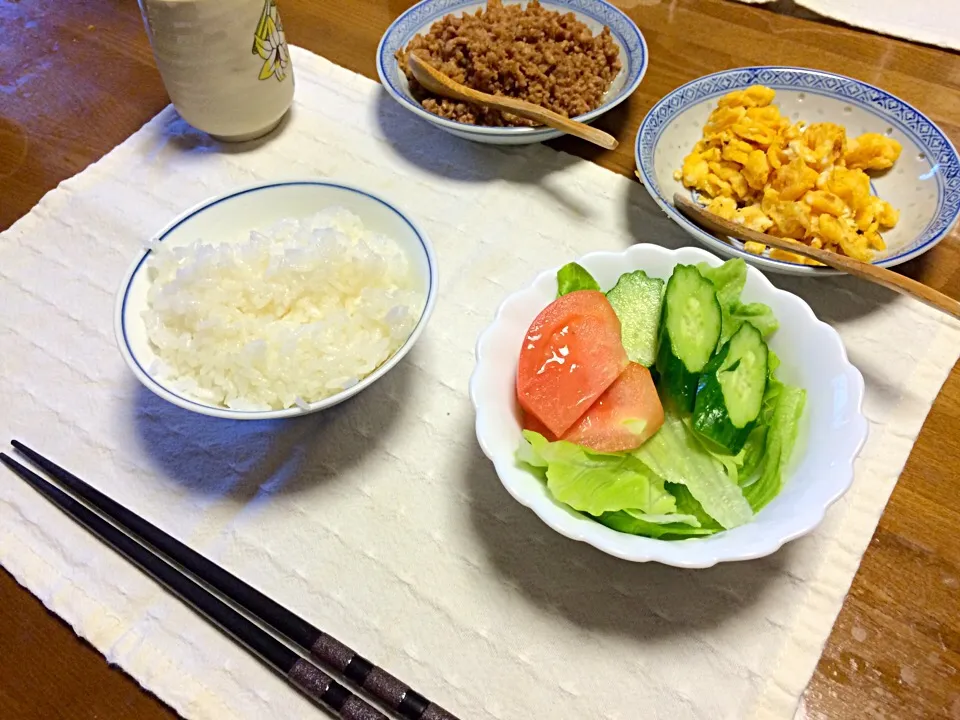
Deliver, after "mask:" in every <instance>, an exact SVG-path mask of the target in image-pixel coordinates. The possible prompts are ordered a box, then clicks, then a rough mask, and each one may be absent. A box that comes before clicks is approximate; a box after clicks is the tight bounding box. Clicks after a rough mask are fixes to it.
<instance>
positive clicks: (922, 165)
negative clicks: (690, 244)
mask: <svg viewBox="0 0 960 720" xmlns="http://www.w3.org/2000/svg"><path fill="white" fill-rule="evenodd" d="M635 153H636V161H637V168H638V170H639V174H640V178H641V180H642V182H643V184H644V186H645V187H646V188H647V191H648V192H649V193H650V194H651V196H652V197H653V199H654V200H656V201H657V203H658V204H659V205H660V206H661V207H662V208H663V209H664V211H665V212H666V213H667V214H668V215H669V216H670V217H671V218H673V220H675V221H676V222H677V223H678V224H679V225H680V226H681V227H683V228H684V229H686V230H687V231H688V232H689V233H690V234H691V235H693V236H694V237H696V238H697V239H698V240H700V241H701V242H702V243H703V244H705V245H707V246H708V247H710V248H712V249H714V250H716V251H717V252H719V253H720V254H723V255H727V256H731V257H742V258H744V259H745V260H747V261H748V262H751V263H752V264H754V265H757V266H759V267H761V268H764V269H766V270H771V271H774V272H782V273H790V274H800V275H809V274H832V273H835V272H836V271H835V270H831V269H829V268H826V267H824V266H822V265H820V264H819V263H817V262H816V261H813V260H809V259H806V258H803V257H801V256H799V255H797V254H795V253H789V252H785V251H782V250H777V249H775V248H769V247H766V246H764V245H761V244H759V243H751V242H748V243H743V242H741V241H739V240H731V241H730V242H729V243H728V242H724V241H722V240H720V239H718V238H716V237H714V236H713V235H711V234H710V233H709V232H707V231H705V230H703V229H701V228H700V227H699V226H697V225H695V224H694V223H692V222H691V221H689V220H687V219H686V218H685V217H683V216H682V215H681V214H680V213H679V212H678V211H677V210H676V209H675V208H674V207H673V205H672V203H671V202H670V198H672V197H673V194H674V193H676V192H682V193H688V194H689V195H690V196H691V198H693V199H694V200H696V201H697V202H699V203H700V204H701V205H703V206H705V207H706V208H707V209H708V210H710V211H711V212H713V213H716V214H717V215H719V216H721V217H724V218H726V219H728V220H732V221H734V222H737V223H741V224H743V225H745V226H746V227H749V228H751V229H753V230H757V231H759V232H764V233H769V234H771V235H776V236H778V237H782V238H786V239H790V240H793V241H795V242H797V243H804V244H806V245H810V246H813V247H817V248H823V249H826V250H830V251H833V252H837V253H840V254H843V255H847V256H849V257H853V258H856V259H857V260H862V261H864V262H872V263H875V264H877V265H882V266H890V265H897V264H899V263H902V262H906V261H907V260H910V259H911V258H914V257H916V256H918V255H920V254H921V253H924V252H926V251H927V250H929V249H930V248H931V247H933V246H934V245H935V244H936V243H937V242H939V241H940V240H941V239H942V238H943V237H945V236H946V235H947V234H948V233H949V232H950V230H951V228H952V227H953V225H954V224H955V223H956V221H957V217H958V215H960V158H958V156H957V152H956V150H955V149H954V147H953V145H951V143H950V141H949V140H948V139H947V137H946V135H944V133H943V132H942V131H941V130H940V129H939V128H938V127H937V126H936V125H934V124H933V122H932V121H930V120H929V119H928V118H927V117H926V116H924V115H923V114H922V113H921V112H920V111H919V110H917V109H915V108H913V107H912V106H910V105H908V104H907V103H905V102H904V101H902V100H900V99H898V98H896V97H894V96H892V95H890V94H889V93H887V92H885V91H883V90H880V89H879V88H876V87H874V86H872V85H868V84H866V83H862V82H860V81H858V80H853V79H851V78H848V77H844V76H842V75H835V74H832V73H827V72H823V71H819V70H807V69H803V68H790V67H753V68H738V69H735V70H727V71H724V72H720V73H715V74H713V75H707V76H705V77H702V78H699V79H698V80H694V81H693V82H690V83H687V84H686V85H683V86H682V87H680V88H677V89H676V90H674V91H673V92H672V93H670V94H668V95H667V96H665V97H664V98H663V99H662V100H660V101H659V102H658V103H657V104H656V105H654V107H653V108H652V109H651V110H650V112H649V113H648V114H647V116H646V118H645V119H644V121H643V123H642V124H641V126H640V132H639V133H638V135H637V142H636V147H635Z"/></svg>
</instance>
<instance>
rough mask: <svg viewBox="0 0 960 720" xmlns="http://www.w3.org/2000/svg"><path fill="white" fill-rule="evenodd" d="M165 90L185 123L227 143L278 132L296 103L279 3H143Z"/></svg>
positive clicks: (148, 0) (237, 0)
mask: <svg viewBox="0 0 960 720" xmlns="http://www.w3.org/2000/svg"><path fill="white" fill-rule="evenodd" d="M139 2H140V11H141V12H142V14H143V19H144V24H145V25H146V27H147V35H148V36H149V38H150V44H151V45H152V46H153V55H154V57H155V58H156V61H157V67H158V68H159V69H160V75H161V77H162V78H163V84H164V85H165V86H166V88H167V93H168V94H169V95H170V99H171V100H172V101H173V105H174V107H176V109H177V111H178V112H179V113H180V115H181V117H183V119H184V120H186V121H187V122H188V123H190V124H191V125H193V126H194V127H195V128H197V129H198V130H202V131H204V132H206V133H209V134H210V135H212V136H214V137H215V138H217V139H219V140H225V141H232V142H242V141H244V140H252V139H254V138H257V137H260V136H262V135H265V134H266V133H268V132H270V131H271V130H273V129H274V128H275V127H276V126H277V125H278V124H279V123H280V120H281V119H282V118H283V116H284V114H285V113H286V112H287V110H288V109H289V108H290V104H291V103H292V102H293V67H292V66H291V64H290V53H289V50H288V48H287V41H286V38H285V37H284V34H283V25H282V24H281V22H280V14H279V12H278V10H277V3H276V0H139Z"/></svg>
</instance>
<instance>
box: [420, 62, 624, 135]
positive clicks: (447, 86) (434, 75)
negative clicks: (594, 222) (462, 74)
mask: <svg viewBox="0 0 960 720" xmlns="http://www.w3.org/2000/svg"><path fill="white" fill-rule="evenodd" d="M407 67H409V68H410V72H412V73H413V76H414V77H415V78H416V79H417V82H418V83H420V84H421V85H423V87H424V88H426V89H427V90H428V91H429V92H432V93H433V94H434V95H442V96H444V97H448V98H451V99H453V100H462V101H463V102H469V103H473V104H474V105H483V106H485V107H490V108H494V109H495V110H503V111H506V112H508V113H512V114H514V115H518V116H520V117H522V118H526V119H527V120H533V121H534V122H538V123H540V124H542V125H546V126H547V127H552V128H554V129H555V130H559V131H561V132H565V133H567V134H568V135H575V136H576V137H578V138H582V139H583V140H586V141H588V142H592V143H593V144H595V145H599V146H600V147H602V148H606V149H607V150H613V149H614V148H616V147H617V145H619V143H618V142H617V139H616V138H615V137H613V135H609V134H607V133H605V132H603V130H597V129H596V128H592V127H590V126H589V125H587V124H585V123H582V122H577V121H576V120H571V119H570V118H566V117H564V116H563V115H560V114H559V113H555V112H553V111H552V110H547V109H546V108H542V107H540V106H539V105H534V104H533V103H531V102H527V101H526V100H517V99H516V98H512V97H506V96H503V95H490V94H488V93H483V92H480V91H478V90H473V89H472V88H468V87H467V86H466V85H461V84H460V83H458V82H457V81H456V80H453V79H451V78H449V77H447V76H446V75H444V74H443V73H442V72H440V71H439V70H437V69H436V68H435V67H433V66H432V65H430V64H429V63H428V62H427V61H426V60H424V59H423V58H421V57H420V56H418V55H415V54H414V53H412V52H411V53H408V54H407Z"/></svg>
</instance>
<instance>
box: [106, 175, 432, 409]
mask: <svg viewBox="0 0 960 720" xmlns="http://www.w3.org/2000/svg"><path fill="white" fill-rule="evenodd" d="M289 185H320V186H323V187H332V188H337V189H338V190H347V191H349V192H352V193H356V194H357V195H363V196H365V197H368V198H370V199H371V200H375V201H377V202H378V203H380V204H381V205H383V206H385V207H387V208H388V209H390V210H392V211H393V212H394V213H396V214H397V216H398V217H399V218H400V219H401V220H403V221H404V222H405V223H406V224H407V225H408V226H409V227H410V229H411V230H412V231H413V234H414V235H416V236H417V240H419V241H420V245H421V247H423V255H424V257H425V258H426V259H427V266H428V272H427V292H426V294H425V296H424V312H422V313H421V314H420V318H419V319H418V320H417V324H416V325H414V327H413V329H412V330H411V331H410V337H413V334H414V333H415V332H416V331H417V328H419V327H420V324H421V323H422V322H423V316H424V313H425V312H426V309H427V304H428V303H429V299H430V293H431V292H432V291H433V276H434V274H435V268H434V267H433V262H432V260H431V256H430V250H429V248H428V247H427V244H426V242H424V239H423V236H422V235H421V234H420V231H419V230H418V229H417V226H416V225H414V224H413V223H412V222H411V221H410V219H409V218H407V216H406V215H404V214H403V213H402V212H400V210H398V209H397V208H395V207H394V206H393V205H391V204H390V203H388V202H387V201H386V200H384V199H383V198H379V197H377V196H376V195H371V194H370V193H368V192H365V191H364V190H359V189H357V188H354V187H350V186H349V185H342V184H340V183H335V182H325V181H322V180H315V181H314V180H291V181H287V182H277V183H270V184H269V185H258V186H256V187H252V188H246V189H244V190H238V191H236V192H233V193H230V194H229V195H224V196H222V197H218V198H216V199H214V200H211V201H210V202H208V203H206V204H204V205H203V206H201V207H199V208H197V209H195V210H192V211H190V212H188V213H187V214H186V215H184V216H183V217H181V218H180V219H178V220H177V221H176V222H174V224H173V225H171V226H170V227H168V228H167V229H166V230H164V231H163V234H161V235H160V236H159V237H157V238H155V239H154V240H153V242H163V241H164V239H165V238H166V237H167V236H168V235H169V234H170V233H172V232H173V231H174V230H176V229H177V228H178V227H180V226H181V225H183V223H185V222H187V220H190V219H191V218H193V217H194V216H196V215H199V214H200V213H202V212H204V211H206V210H209V209H210V208H212V207H214V206H216V205H219V204H220V203H222V202H225V201H226V200H232V199H233V198H236V197H240V196H242V195H247V194H249V193H254V192H259V191H261V190H272V189H274V188H278V187H286V186H289ZM152 252H153V250H147V251H145V252H144V253H143V257H141V258H140V260H139V262H137V264H136V266H135V267H134V269H133V272H131V273H130V276H129V280H128V282H127V285H126V287H125V288H124V289H123V301H122V302H121V307H120V325H121V332H122V335H123V344H124V345H125V346H126V349H127V354H128V355H129V356H130V358H131V359H132V360H133V362H134V364H136V366H137V367H138V368H139V369H140V372H142V373H143V376H144V377H146V378H149V379H150V382H152V383H153V384H154V385H156V386H157V387H158V388H161V389H162V390H163V391H164V392H166V393H169V394H170V395H172V396H174V397H176V398H177V399H178V400H180V401H182V402H184V403H186V404H188V405H193V406H194V407H198V408H207V409H209V408H216V409H218V410H222V411H223V412H229V413H231V414H236V415H262V414H263V413H265V412H274V411H273V410H234V409H233V408H229V407H222V408H221V407H219V406H216V405H210V404H205V403H201V402H197V401H196V400H191V399H190V398H186V397H184V396H183V395H180V394H179V393H176V392H174V391H173V390H171V389H170V388H169V387H167V386H166V385H161V384H160V383H159V382H157V381H156V380H155V379H154V377H153V374H152V373H150V372H148V371H147V370H145V369H144V367H143V365H141V364H140V360H139V358H137V356H136V354H135V353H134V352H133V348H132V347H131V346H130V341H129V339H128V338H127V297H128V295H129V294H130V287H131V286H132V285H133V281H134V280H135V279H136V277H137V274H138V273H139V272H140V269H141V268H142V267H143V264H144V263H145V262H146V261H147V258H148V257H150V254H151V253H152ZM406 342H409V337H408V338H407V341H406ZM406 342H404V345H406ZM404 345H401V346H400V348H399V349H398V350H397V352H400V350H402V349H403V347H404ZM394 354H396V353H394ZM391 357H393V356H392V355H391ZM389 360H390V358H387V360H385V361H384V362H387V361H389ZM377 369H379V367H378V368H377ZM377 369H375V370H374V371H373V372H376V371H377ZM371 374H372V373H371Z"/></svg>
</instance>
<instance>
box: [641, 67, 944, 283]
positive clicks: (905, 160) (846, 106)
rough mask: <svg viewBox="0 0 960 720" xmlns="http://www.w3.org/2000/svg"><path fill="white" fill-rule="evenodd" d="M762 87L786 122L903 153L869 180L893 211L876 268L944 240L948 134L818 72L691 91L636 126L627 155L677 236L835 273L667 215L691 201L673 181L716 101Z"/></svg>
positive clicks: (669, 99) (777, 263)
mask: <svg viewBox="0 0 960 720" xmlns="http://www.w3.org/2000/svg"><path fill="white" fill-rule="evenodd" d="M750 85H766V86H767V87H771V88H773V89H774V90H776V92H777V96H776V98H775V99H774V103H775V104H776V105H778V106H779V107H780V111H781V113H782V114H783V115H785V116H789V117H790V118H791V119H793V120H794V121H796V120H806V121H807V122H811V123H814V122H834V123H838V124H840V125H843V126H844V127H846V129H847V136H848V137H855V136H857V135H860V134H861V133H864V132H877V133H881V134H886V135H889V136H892V137H894V138H896V139H897V140H898V141H899V142H900V144H901V145H902V146H903V152H902V153H901V155H900V158H899V159H898V160H897V162H896V163H895V164H894V166H893V167H892V168H891V169H890V170H888V171H886V172H884V173H881V174H874V175H873V177H872V183H871V185H872V191H873V193H874V194H875V195H878V196H879V197H881V198H883V199H884V200H887V201H888V202H890V203H891V204H892V205H893V206H894V207H895V208H897V209H898V210H900V222H898V223H897V225H896V227H894V228H891V229H889V230H887V231H885V232H884V233H883V238H884V241H885V242H886V244H887V249H886V250H885V251H883V252H881V253H878V255H877V257H876V259H875V260H874V263H875V264H877V265H881V266H884V267H888V266H891V265H899V264H900V263H903V262H906V261H907V260H911V259H912V258H915V257H917V256H918V255H921V254H923V253H925V252H926V251H927V250H929V249H930V248H932V247H933V246H934V245H936V244H937V243H938V242H940V240H942V239H943V238H944V237H945V236H946V235H947V234H948V233H949V232H950V230H951V228H952V227H953V225H954V224H955V223H956V221H957V217H958V215H960V158H958V157H957V151H956V150H955V149H954V147H953V145H951V144H950V141H949V140H948V139H947V137H946V135H945V134H944V133H943V131H941V130H940V129H939V128H938V127H937V126H936V125H934V124H933V122H932V121H931V120H930V119H929V118H927V117H926V116H925V115H924V114H923V113H921V112H920V111H919V110H917V109H916V108H914V107H912V106H911V105H908V104H907V103H905V102H904V101H903V100H900V99H899V98H897V97H894V96H893V95H891V94H889V93H887V92H885V91H883V90H881V89H879V88H876V87H874V86H873V85H868V84H867V83H863V82H860V81H859V80H853V79H852V78H848V77H844V76H843V75H834V74H833V73H828V72H823V71H820V70H807V69H803V68H793V67H749V68H737V69H735V70H725V71H723V72H719V73H714V74H713V75H707V76H705V77H702V78H699V79H697V80H694V81H693V82H689V83H687V84H686V85H683V86H681V87H679V88H677V89H676V90H674V91H673V92H671V93H670V94H669V95H667V96H665V97H664V98H663V99H662V100H660V102H658V103H657V104H656V105H654V106H653V108H652V109H651V110H650V112H649V113H647V116H646V118H644V120H643V122H642V123H641V125H640V132H639V133H638V134H637V142H636V147H635V155H636V162H637V168H638V169H639V171H640V176H641V180H642V181H643V184H644V187H646V188H647V192H649V193H650V195H651V196H652V197H653V199H654V200H656V201H657V204H659V205H660V207H661V208H663V210H664V211H665V212H666V213H667V215H669V216H670V217H671V218H672V219H673V220H674V221H675V222H676V223H677V224H678V225H680V227H682V228H683V229H684V230H686V231H687V232H688V233H690V234H691V235H692V236H693V237H695V238H697V240H699V241H700V242H702V243H703V244H704V245H706V246H708V247H709V248H711V249H712V250H714V251H716V252H718V253H720V254H722V255H726V256H729V257H742V258H743V259H744V260H746V261H748V262H750V263H752V264H754V265H756V266H758V267H760V268H763V269H765V270H770V271H772V272H780V273H789V274H795V275H828V274H834V273H835V272H836V271H834V270H830V269H828V268H822V267H811V266H809V265H800V264H797V263H791V262H786V261H783V260H776V259H773V258H770V257H766V256H757V255H753V254H751V253H748V252H746V251H744V250H743V244H742V243H740V242H739V241H737V240H734V241H732V243H733V244H728V243H726V242H724V241H722V240H718V239H717V238H715V237H714V236H713V235H711V234H710V233H708V232H705V231H704V230H701V229H700V228H699V227H698V226H697V225H695V224H694V223H692V222H690V221H689V220H687V219H686V218H685V217H684V216H683V215H681V214H680V213H679V212H677V210H676V209H674V207H673V204H672V198H673V195H674V193H676V192H690V191H689V190H686V189H685V188H684V187H683V185H682V183H681V182H680V181H679V180H675V179H674V177H673V173H674V171H675V170H679V169H680V167H681V165H682V164H683V158H684V157H685V156H686V155H687V154H688V153H689V152H690V150H691V149H692V148H693V146H694V144H695V143H696V142H697V140H699V139H700V137H701V133H702V131H703V125H704V122H705V121H706V119H707V116H708V115H709V114H710V111H711V110H713V108H714V107H716V102H717V99H718V98H719V97H720V96H722V95H725V94H727V93H728V92H730V91H732V90H737V89H741V88H745V87H749V86H750Z"/></svg>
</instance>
